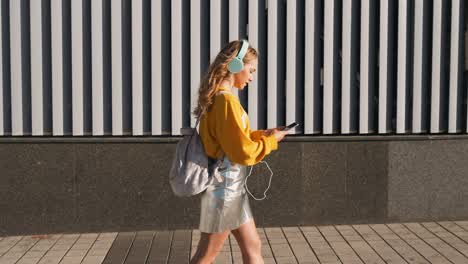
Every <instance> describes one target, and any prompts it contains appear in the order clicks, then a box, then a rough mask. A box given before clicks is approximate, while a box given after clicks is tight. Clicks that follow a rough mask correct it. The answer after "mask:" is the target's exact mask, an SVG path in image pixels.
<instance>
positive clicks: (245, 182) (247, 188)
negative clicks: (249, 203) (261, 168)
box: [244, 161, 273, 201]
mask: <svg viewBox="0 0 468 264" xmlns="http://www.w3.org/2000/svg"><path fill="white" fill-rule="evenodd" d="M260 162H261V163H265V164H266V166H267V168H268V170H269V171H270V180H269V181H268V187H267V188H266V190H265V191H264V192H263V197H262V198H257V197H255V196H254V195H253V194H252V193H251V192H250V190H249V187H247V179H248V178H249V177H250V175H252V169H253V166H250V172H249V175H247V177H245V180H244V185H245V190H246V191H247V193H248V194H249V195H250V196H252V198H254V199H255V200H257V201H261V200H264V199H265V198H266V193H267V192H268V190H269V189H270V186H271V179H272V178H273V171H272V170H271V169H270V166H269V165H268V163H267V162H266V161H260Z"/></svg>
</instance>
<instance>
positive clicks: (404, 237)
mask: <svg viewBox="0 0 468 264" xmlns="http://www.w3.org/2000/svg"><path fill="white" fill-rule="evenodd" d="M258 232H259V234H260V237H261V239H262V242H263V248H262V252H263V257H264V258H265V263H464V264H467V263H468V221H453V222H451V221H444V222H423V223H394V224H374V225H373V224H370V225H335V226H332V225H330V226H301V227H283V228H280V227H278V228H259V229H258ZM199 238H200V232H198V231H197V230H193V231H192V230H176V231H141V232H122V233H99V234H51V235H36V236H12V237H3V238H0V264H10V263H16V264H37V263H39V264H60V263H64V264H74V263H83V264H99V263H106V264H120V263H129V264H130V263H131V264H133V263H141V264H143V263H176V264H184V263H188V260H189V256H190V255H191V254H193V253H194V251H195V247H196V244H197V242H198V240H199ZM215 263H222V264H226V263H229V264H232V263H242V258H241V253H240V250H239V246H238V245H237V242H236V241H235V239H234V237H232V236H230V237H229V240H228V241H226V243H225V245H224V248H223V250H222V252H221V253H220V255H219V256H218V258H217V259H216V262H215Z"/></svg>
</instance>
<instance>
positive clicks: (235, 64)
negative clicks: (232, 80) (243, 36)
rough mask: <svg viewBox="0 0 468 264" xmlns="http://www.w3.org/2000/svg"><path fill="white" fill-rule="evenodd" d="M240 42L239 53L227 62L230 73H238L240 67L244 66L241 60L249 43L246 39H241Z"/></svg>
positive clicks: (240, 69)
mask: <svg viewBox="0 0 468 264" xmlns="http://www.w3.org/2000/svg"><path fill="white" fill-rule="evenodd" d="M241 42H242V46H241V48H240V50H239V53H238V54H237V56H236V57H234V58H233V59H232V60H231V62H229V64H228V70H229V71H230V72H232V73H238V72H240V71H242V68H244V62H243V61H242V60H243V59H244V56H245V54H246V53H247V49H248V48H249V43H248V42H247V40H241Z"/></svg>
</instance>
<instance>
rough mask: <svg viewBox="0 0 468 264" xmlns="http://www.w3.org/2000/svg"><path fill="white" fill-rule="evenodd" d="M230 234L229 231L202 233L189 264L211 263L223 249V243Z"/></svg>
mask: <svg viewBox="0 0 468 264" xmlns="http://www.w3.org/2000/svg"><path fill="white" fill-rule="evenodd" d="M230 233H231V232H230V231H229V230H227V231H224V232H222V233H212V234H210V233H203V232H202V233H201V236H200V241H199V242H198V246H197V252H196V253H195V255H194V256H193V258H192V259H191V260H190V264H205V263H206V264H209V263H212V262H213V261H214V260H215V258H216V256H217V255H218V254H219V252H220V251H221V249H222V248H223V245H224V241H225V240H226V238H227V237H228V236H229V234H230Z"/></svg>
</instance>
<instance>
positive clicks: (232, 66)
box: [228, 58, 244, 73]
mask: <svg viewBox="0 0 468 264" xmlns="http://www.w3.org/2000/svg"><path fill="white" fill-rule="evenodd" d="M242 68H244V63H243V62H242V60H241V59H239V58H234V59H232V60H231V62H229V65H228V70H229V71H230V72H232V73H238V72H240V71H242Z"/></svg>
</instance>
